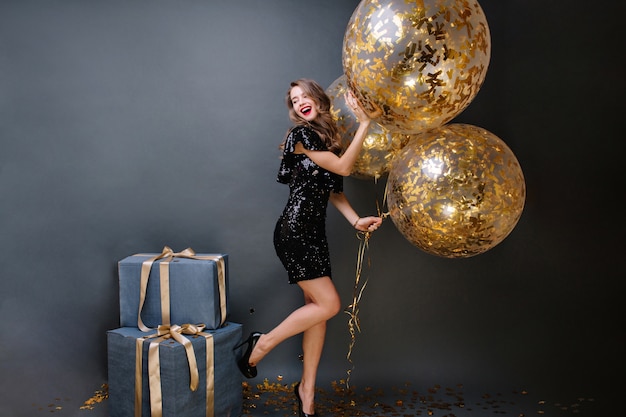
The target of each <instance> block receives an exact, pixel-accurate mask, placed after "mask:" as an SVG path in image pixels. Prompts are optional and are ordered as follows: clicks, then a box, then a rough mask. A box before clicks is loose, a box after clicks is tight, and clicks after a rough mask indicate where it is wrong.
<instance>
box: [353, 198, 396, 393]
mask: <svg viewBox="0 0 626 417" xmlns="http://www.w3.org/2000/svg"><path fill="white" fill-rule="evenodd" d="M375 200H376V211H377V213H378V216H379V217H381V218H382V219H383V220H384V219H385V218H386V217H387V216H389V213H388V212H387V213H382V212H381V208H380V205H379V203H378V197H376V199H375ZM385 203H386V192H385V197H384V198H383V205H385ZM370 237H371V232H357V238H358V239H359V249H358V252H357V259H356V276H355V280H354V288H353V291H352V303H351V304H350V305H349V306H348V307H347V308H346V309H345V310H344V313H346V314H348V316H349V317H350V318H349V319H348V332H349V333H350V343H349V344H348V354H347V359H348V362H349V363H350V365H351V368H350V369H348V371H347V375H348V376H347V378H346V388H348V389H350V377H351V375H352V371H354V363H353V361H352V351H353V349H354V345H355V344H356V333H357V332H359V333H360V332H361V322H360V320H359V302H360V301H361V297H362V296H363V291H365V287H366V286H367V283H368V281H369V278H368V279H365V281H364V282H363V283H362V284H361V274H362V271H363V260H364V259H365V254H366V252H367V251H368V249H369V240H370ZM367 266H368V267H370V266H371V260H370V258H369V257H368V258H367Z"/></svg>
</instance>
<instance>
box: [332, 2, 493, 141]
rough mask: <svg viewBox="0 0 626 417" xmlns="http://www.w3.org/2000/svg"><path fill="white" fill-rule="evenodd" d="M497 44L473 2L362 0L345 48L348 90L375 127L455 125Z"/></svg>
mask: <svg viewBox="0 0 626 417" xmlns="http://www.w3.org/2000/svg"><path fill="white" fill-rule="evenodd" d="M490 54H491V39H490V33H489V26H488V25H487V20H486V18H485V15H484V13H483V11H482V9H481V7H480V5H479V4H478V2H477V1H475V0H467V1H456V0H414V1H408V0H385V1H382V0H363V1H361V3H359V5H358V7H357V8H356V10H355V11H354V13H353V14H352V17H351V19H350V21H349V23H348V26H347V28H346V32H345V35H344V42H343V68H344V73H345V75H346V77H347V81H348V84H349V85H350V88H351V89H352V90H353V91H354V92H355V94H356V95H357V96H358V97H359V98H360V99H361V101H363V102H364V104H365V105H366V107H370V108H373V104H376V105H377V106H378V107H380V108H381V109H382V110H383V115H382V116H381V117H380V118H378V119H377V122H378V123H379V124H380V125H382V126H383V127H385V128H386V129H388V130H390V131H392V132H399V133H406V134H413V133H421V132H424V131H426V130H428V129H431V128H435V127H438V126H441V125H443V124H444V123H447V122H448V121H450V120H452V119H453V118H454V117H455V116H456V115H458V114H459V113H460V112H461V111H463V110H464V109H465V108H466V107H467V106H468V105H469V103H470V102H471V101H472V100H473V99H474V97H475V96H476V94H477V93H478V90H479V89H480V87H481V85H482V83H483V81H484V78H485V75H486V72H487V67H488V65H489V59H490Z"/></svg>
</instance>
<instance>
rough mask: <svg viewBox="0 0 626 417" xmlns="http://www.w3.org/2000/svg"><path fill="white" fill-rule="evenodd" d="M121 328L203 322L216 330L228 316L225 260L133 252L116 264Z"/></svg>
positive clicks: (166, 250)
mask: <svg viewBox="0 0 626 417" xmlns="http://www.w3.org/2000/svg"><path fill="white" fill-rule="evenodd" d="M118 272H119V300H120V326H121V327H139V328H140V329H141V330H144V331H145V330H148V328H156V327H157V326H158V325H160V324H170V323H202V324H204V325H205V326H206V327H207V328H208V329H217V328H218V327H220V326H221V325H222V324H223V323H224V322H225V321H226V318H227V317H226V316H227V313H228V256H227V255H226V254H196V253H195V252H193V250H192V249H189V248H188V249H185V250H184V251H183V252H179V253H175V252H173V251H172V250H171V249H170V248H168V247H165V248H164V249H163V252H162V253H161V254H154V253H153V254H137V255H133V256H129V257H127V258H124V259H123V260H121V261H119V263H118Z"/></svg>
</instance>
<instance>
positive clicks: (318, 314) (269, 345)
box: [249, 277, 341, 366]
mask: <svg viewBox="0 0 626 417" xmlns="http://www.w3.org/2000/svg"><path fill="white" fill-rule="evenodd" d="M298 285H299V286H300V288H301V289H302V291H303V292H304V297H305V300H306V304H305V305H303V306H302V307H300V308H298V309H297V310H295V311H294V312H292V313H291V314H290V315H289V316H287V318H286V319H285V320H283V321H282V322H281V323H280V324H279V325H278V326H276V327H275V328H274V329H272V330H271V331H270V332H268V333H265V334H263V335H262V336H261V337H260V338H259V340H258V342H257V344H256V346H255V347H254V350H253V351H252V354H251V355H250V361H249V362H250V365H253V366H256V365H257V364H258V363H259V362H260V361H261V359H263V358H264V357H265V355H267V354H268V353H269V352H270V351H271V350H272V349H274V348H275V347H276V346H277V345H278V344H280V343H281V342H283V341H284V340H285V339H288V338H290V337H291V336H295V335H297V334H299V333H303V332H305V331H306V330H308V329H310V328H312V327H314V326H315V325H318V324H320V323H325V322H326V320H328V319H330V318H331V317H333V316H335V315H336V314H337V313H338V312H339V310H340V309H341V300H340V298H339V294H338V293H337V290H336V289H335V285H334V284H333V282H332V281H331V279H330V278H329V277H321V278H315V279H311V280H306V281H300V282H299V283H298ZM324 329H325V327H324ZM319 333H320V330H317V333H314V334H313V335H316V334H317V335H318V336H317V337H319ZM306 339H309V341H310V339H311V337H307V338H306ZM322 344H323V338H322Z"/></svg>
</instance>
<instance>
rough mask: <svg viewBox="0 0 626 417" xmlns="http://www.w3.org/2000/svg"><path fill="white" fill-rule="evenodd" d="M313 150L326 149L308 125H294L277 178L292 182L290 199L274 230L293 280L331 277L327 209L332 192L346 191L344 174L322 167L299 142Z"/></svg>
mask: <svg viewBox="0 0 626 417" xmlns="http://www.w3.org/2000/svg"><path fill="white" fill-rule="evenodd" d="M298 142H301V143H302V145H303V146H304V147H305V148H306V149H309V150H326V149H327V148H326V146H325V145H324V143H323V142H322V140H321V139H320V137H319V136H318V135H317V133H315V132H314V131H313V130H312V129H311V128H309V127H307V126H296V127H294V128H293V129H292V130H291V131H290V132H289V135H288V136H287V139H286V141H285V148H284V151H283V159H282V161H281V164H280V169H279V171H278V177H277V181H278V182H280V183H283V184H289V198H288V200H287V204H286V206H285V208H284V210H283V213H282V215H281V216H280V217H279V219H278V222H277V223H276V228H275V229H274V248H275V249H276V254H277V255H278V257H279V258H280V260H281V262H282V263H283V265H284V267H285V269H286V270H287V274H288V276H289V283H291V284H294V283H296V282H298V281H302V280H307V279H313V278H319V277H323V276H329V277H330V276H331V268H330V254H329V251H328V241H327V239H326V208H327V207H328V197H329V196H330V192H331V191H333V192H337V193H340V192H343V177H342V176H340V175H337V174H334V173H332V172H329V171H327V170H325V169H324V168H321V167H320V166H318V165H317V164H315V163H314V162H313V161H312V160H311V159H309V158H308V157H307V156H306V155H304V154H296V153H294V150H295V146H296V143H298Z"/></svg>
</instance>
